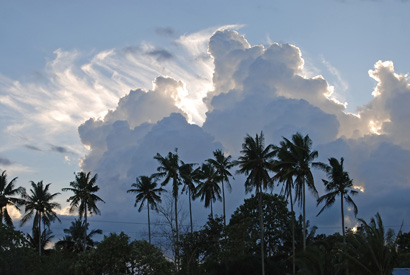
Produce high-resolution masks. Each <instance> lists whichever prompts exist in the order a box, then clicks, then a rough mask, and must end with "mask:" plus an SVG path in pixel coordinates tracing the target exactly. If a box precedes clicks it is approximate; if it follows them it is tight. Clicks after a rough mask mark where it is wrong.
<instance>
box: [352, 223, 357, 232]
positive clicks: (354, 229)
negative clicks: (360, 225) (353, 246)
mask: <svg viewBox="0 0 410 275" xmlns="http://www.w3.org/2000/svg"><path fill="white" fill-rule="evenodd" d="M352 232H353V234H356V232H357V225H355V226H354V227H353V228H352Z"/></svg>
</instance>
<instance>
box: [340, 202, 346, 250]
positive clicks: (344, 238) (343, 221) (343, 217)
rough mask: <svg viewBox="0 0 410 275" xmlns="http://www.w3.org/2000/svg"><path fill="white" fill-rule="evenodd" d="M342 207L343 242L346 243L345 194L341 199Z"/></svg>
mask: <svg viewBox="0 0 410 275" xmlns="http://www.w3.org/2000/svg"><path fill="white" fill-rule="evenodd" d="M340 204H341V209H342V235H343V244H346V234H345V214H344V209H343V196H342V197H341V200H340Z"/></svg>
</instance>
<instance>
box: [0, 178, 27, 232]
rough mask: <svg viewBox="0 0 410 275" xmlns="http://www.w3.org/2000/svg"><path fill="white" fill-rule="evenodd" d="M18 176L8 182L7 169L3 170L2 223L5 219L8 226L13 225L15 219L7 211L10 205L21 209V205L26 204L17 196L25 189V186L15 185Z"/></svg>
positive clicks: (0, 182) (1, 188)
mask: <svg viewBox="0 0 410 275" xmlns="http://www.w3.org/2000/svg"><path fill="white" fill-rule="evenodd" d="M16 180H17V178H14V179H12V180H11V181H10V182H9V183H7V174H6V171H3V172H2V173H1V175H0V223H2V222H3V219H4V221H5V222H6V224H7V225H8V226H13V221H12V220H11V217H10V215H9V212H8V211H7V207H8V206H12V207H14V208H16V209H17V210H19V208H18V207H19V206H20V205H22V204H24V200H23V199H20V198H15V197H14V196H15V195H23V194H24V193H25V189H24V188H23V187H17V188H16V187H15V182H16Z"/></svg>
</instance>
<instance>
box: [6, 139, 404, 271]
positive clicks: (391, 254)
mask: <svg viewBox="0 0 410 275" xmlns="http://www.w3.org/2000/svg"><path fill="white" fill-rule="evenodd" d="M213 156H214V157H213V158H211V159H208V160H206V161H205V162H204V163H202V164H193V163H185V162H184V161H182V160H181V159H180V158H179V155H178V151H177V149H176V150H175V151H174V152H169V153H168V154H167V155H165V156H162V155H161V154H159V153H158V154H157V155H156V156H154V159H156V160H157V161H158V168H157V171H156V172H155V173H153V174H152V175H140V176H138V177H137V178H136V182H135V183H133V184H132V185H131V189H129V190H128V192H129V193H134V194H135V196H136V197H135V206H136V207H138V211H142V209H143V208H144V206H145V205H147V207H146V209H147V214H148V216H147V217H148V242H145V241H131V240H130V238H129V237H128V236H126V235H125V234H123V233H121V234H119V235H118V234H110V235H109V236H104V240H103V241H102V242H101V243H99V244H97V243H95V242H93V240H92V237H93V236H94V235H95V234H102V232H101V231H100V230H93V231H91V232H87V231H88V226H89V223H88V221H87V217H88V215H90V214H100V211H99V209H98V207H97V203H103V202H104V201H103V199H101V198H100V197H99V196H98V195H97V194H96V193H97V192H98V190H99V187H98V186H97V185H96V181H97V175H94V176H93V177H91V173H85V172H79V173H76V174H75V181H73V182H71V183H70V187H69V188H63V189H62V191H68V192H71V193H72V196H71V197H69V199H68V201H69V202H70V206H71V208H70V211H77V212H78V215H79V219H77V220H75V221H74V222H72V225H71V227H70V228H68V229H65V230H64V232H65V233H66V236H65V237H64V238H63V239H61V240H59V241H58V242H57V243H56V245H55V247H54V248H53V249H51V250H47V251H46V250H45V246H46V244H47V243H48V242H49V241H50V239H51V238H52V237H53V235H52V231H51V229H50V224H51V222H53V221H56V220H57V221H59V218H58V215H57V214H56V212H55V209H57V208H59V207H60V205H59V204H58V203H56V202H54V199H55V197H56V196H57V195H58V194H59V193H54V194H51V193H50V192H49V186H50V184H46V185H44V184H43V182H42V181H40V182H38V183H34V182H31V189H30V190H29V192H27V191H26V190H25V189H24V188H22V187H16V186H15V183H16V182H15V181H16V178H14V179H13V180H11V181H10V182H8V181H7V175H6V172H5V171H3V173H2V174H1V176H0V206H1V216H0V219H1V223H3V221H4V223H5V224H6V225H7V226H3V225H2V227H1V230H2V234H1V236H2V242H1V243H0V244H1V253H2V255H1V256H2V257H1V259H2V260H1V262H0V273H1V274H3V273H4V272H2V271H7V272H5V274H23V273H24V274H48V272H50V274H51V273H52V274H296V273H298V274H347V273H349V274H391V272H392V269H393V267H398V266H405V265H408V264H410V260H409V255H410V254H409V252H410V251H409V250H410V243H409V242H408V240H409V233H407V234H403V233H402V232H399V233H398V234H397V235H395V234H394V232H393V231H391V230H390V231H387V232H385V229H384V227H383V223H382V219H381V217H380V216H379V215H378V214H377V215H376V216H375V218H373V219H372V220H371V221H370V222H369V223H366V221H364V220H360V219H359V222H360V224H361V226H360V227H359V228H358V230H357V231H356V230H352V229H349V230H347V229H346V228H345V226H344V209H345V206H344V204H349V205H350V206H351V207H352V208H353V210H354V214H355V215H357V213H358V208H357V206H356V204H355V202H354V200H353V196H354V195H356V194H357V193H358V191H357V190H356V189H355V187H354V185H353V180H352V179H350V177H349V174H348V172H347V171H345V170H344V159H343V158H341V159H340V160H339V159H336V158H330V159H329V160H328V164H325V163H321V162H317V161H315V159H317V157H318V152H317V151H314V150H312V141H311V139H310V138H309V136H308V135H306V136H303V135H301V134H300V133H296V134H294V135H293V136H292V137H291V138H290V139H287V138H283V140H282V141H281V142H280V144H279V145H273V144H268V145H265V140H264V135H263V133H262V132H261V133H260V134H256V136H255V137H252V136H249V135H247V136H246V137H245V139H244V143H243V144H242V150H241V152H240V156H239V158H238V159H237V160H233V159H232V157H231V156H230V155H225V154H224V153H223V151H222V150H216V151H214V152H213ZM234 167H236V172H237V173H241V174H243V175H245V177H246V179H245V182H244V185H245V190H246V192H253V191H254V192H255V193H254V195H253V196H252V198H250V199H247V200H245V202H244V204H243V205H241V206H240V207H239V208H238V209H237V210H236V211H235V213H234V214H233V215H232V217H231V218H230V220H229V222H228V223H227V220H226V214H225V199H226V198H225V190H228V191H230V189H231V188H232V187H231V185H230V178H232V172H231V170H232V169H233V168H234ZM312 168H317V169H321V170H323V171H324V172H325V173H326V176H327V179H323V180H322V181H323V184H324V186H325V190H326V193H325V194H324V195H322V196H319V195H318V192H317V190H316V187H315V181H314V178H313V175H312V171H311V169H312ZM167 184H171V188H170V189H171V193H172V197H173V203H174V209H173V212H172V215H171V216H172V217H171V218H172V221H171V222H170V229H169V237H170V242H171V245H172V251H173V253H172V255H171V256H172V259H168V260H167V259H166V258H165V256H164V255H163V252H162V251H161V250H160V249H159V248H157V247H155V246H153V245H152V244H151V221H150V209H151V210H154V211H157V210H158V205H159V204H160V203H161V202H162V194H163V192H166V190H165V189H164V188H163V187H164V186H165V185H167ZM277 186H280V187H281V194H282V196H278V195H268V194H266V193H265V192H266V191H269V190H272V189H274V188H277ZM307 190H308V191H309V192H310V193H311V194H313V195H314V196H315V197H316V199H317V205H318V206H319V205H320V206H321V209H320V211H319V212H318V215H319V214H321V213H322V211H324V210H325V209H326V208H328V207H330V206H332V205H333V204H334V202H335V201H336V198H337V197H339V198H340V207H341V213H342V214H341V229H342V235H340V234H337V233H336V234H333V235H330V236H325V235H316V234H315V227H310V229H309V225H308V223H309V222H308V221H307V220H306V211H305V209H306V191H307ZM183 193H186V194H188V198H189V201H188V202H189V214H190V230H188V232H181V231H180V225H179V224H178V223H179V221H180V219H179V218H178V212H179V210H178V198H179V196H180V195H181V194H183ZM17 195H20V197H18V198H17V197H16V196H17ZM198 198H199V199H200V200H201V201H203V202H204V206H205V207H210V216H209V219H208V222H207V223H206V224H205V225H204V226H203V229H201V230H199V231H194V230H193V224H192V208H191V200H195V199H198ZM216 200H221V201H222V205H223V215H222V216H221V217H216V218H215V217H214V215H213V204H214V203H215V202H216ZM296 202H297V203H298V205H299V206H300V207H301V210H302V211H301V213H302V215H301V216H300V217H298V219H296V217H295V214H294V203H296ZM288 204H289V206H290V209H288V208H287V205H288ZM7 206H9V207H16V208H17V209H18V210H19V209H20V208H19V207H24V210H25V211H24V212H25V214H24V215H23V217H22V219H21V224H25V223H26V222H28V221H29V220H33V227H32V234H31V235H30V234H27V235H26V236H24V235H23V234H22V233H21V232H19V231H15V230H14V228H13V223H12V220H11V218H10V216H9V214H8V211H7ZM4 236H8V237H7V238H3V237H4ZM3 239H4V242H3ZM34 250H36V251H37V252H38V253H37V254H34V253H33V251H34ZM42 254H45V255H42ZM103 254H105V256H103ZM144 255H145V256H144ZM18 259H20V261H22V262H24V264H21V265H18V266H16V265H14V264H13V263H14V262H15V261H18ZM153 259H156V260H153ZM13 266H14V267H13ZM23 271H24V272H23Z"/></svg>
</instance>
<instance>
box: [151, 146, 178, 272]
mask: <svg viewBox="0 0 410 275" xmlns="http://www.w3.org/2000/svg"><path fill="white" fill-rule="evenodd" d="M154 159H156V160H157V161H158V162H159V164H160V165H159V166H158V167H157V171H158V173H156V174H154V176H155V177H159V178H164V180H163V182H162V183H161V185H162V186H165V185H167V184H168V183H169V182H170V181H172V196H173V198H174V203H175V233H176V235H175V265H176V267H177V269H178V261H179V248H178V246H179V229H178V188H179V185H181V184H182V180H181V174H180V161H179V156H178V149H175V154H174V153H172V152H169V153H168V155H167V156H166V157H163V156H161V155H160V154H159V153H157V155H156V156H155V157H154Z"/></svg>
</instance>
